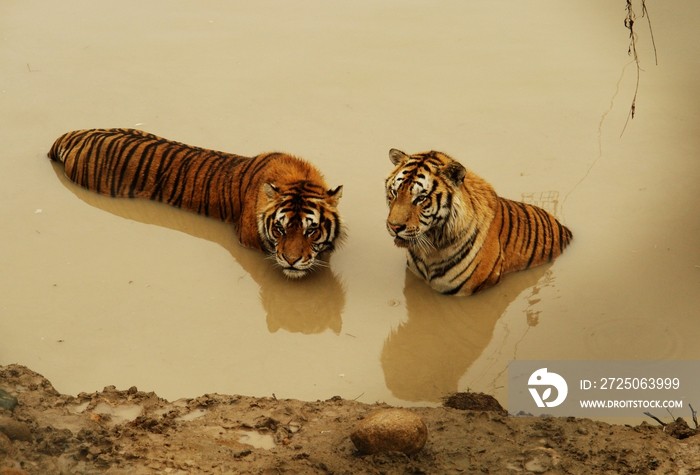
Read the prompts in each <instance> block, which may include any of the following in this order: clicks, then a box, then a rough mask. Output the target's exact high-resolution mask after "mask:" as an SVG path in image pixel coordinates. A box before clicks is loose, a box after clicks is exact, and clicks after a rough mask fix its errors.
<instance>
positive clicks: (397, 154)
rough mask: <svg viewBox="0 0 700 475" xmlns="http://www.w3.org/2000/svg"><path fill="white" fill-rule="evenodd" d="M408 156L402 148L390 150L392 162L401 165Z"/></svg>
mask: <svg viewBox="0 0 700 475" xmlns="http://www.w3.org/2000/svg"><path fill="white" fill-rule="evenodd" d="M407 158H408V155H406V154H405V153H403V152H402V151H401V150H397V149H395V148H392V149H391V150H389V160H391V163H393V164H394V165H401V164H402V163H403V162H405V161H406V159H407Z"/></svg>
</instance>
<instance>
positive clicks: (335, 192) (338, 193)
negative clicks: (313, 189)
mask: <svg viewBox="0 0 700 475" xmlns="http://www.w3.org/2000/svg"><path fill="white" fill-rule="evenodd" d="M326 195H327V196H328V199H329V200H330V203H331V205H333V206H338V201H340V198H341V197H342V196H343V185H340V186H339V187H337V188H334V189H332V190H328V191H327V192H326Z"/></svg>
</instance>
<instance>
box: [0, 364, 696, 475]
mask: <svg viewBox="0 0 700 475" xmlns="http://www.w3.org/2000/svg"><path fill="white" fill-rule="evenodd" d="M0 389H1V390H3V391H5V395H6V398H5V403H7V401H14V400H16V405H15V406H14V407H12V405H13V404H9V405H8V404H4V406H5V408H0V474H3V475H4V474H25V473H29V474H49V475H54V474H56V475H68V474H74V475H77V474H98V473H109V474H152V473H168V474H180V475H182V474H205V473H206V474H209V473H211V474H219V473H221V474H223V473H253V474H276V473H319V474H358V473H368V474H370V473H371V474H374V473H380V474H393V473H397V474H398V473H549V474H569V473H572V474H579V473H580V474H583V473H623V474H624V473H635V474H640V473H687V474H695V473H699V472H698V469H697V468H696V467H700V442H699V441H700V438H699V437H697V436H695V431H694V430H690V432H688V431H685V432H683V431H682V430H675V429H673V427H671V426H669V425H667V426H666V427H665V428H663V427H661V426H657V425H651V424H648V423H646V422H643V423H642V424H640V425H638V426H636V427H631V426H618V425H610V424H607V423H604V422H598V421H592V420H589V419H576V418H534V417H527V418H513V417H508V416H507V415H505V414H504V413H503V412H501V411H499V410H498V409H499V408H498V407H494V406H490V407H485V409H486V410H480V409H476V410H461V409H455V408H452V407H424V408H411V409H410V411H412V412H414V413H415V414H418V415H419V416H420V417H421V418H422V419H423V420H424V421H425V424H426V425H427V427H428V442H427V444H426V445H425V447H424V448H423V450H422V451H420V452H419V453H417V454H414V455H410V456H407V455H404V454H402V453H396V452H390V453H380V454H375V455H367V456H364V455H361V454H359V453H358V452H357V450H356V448H355V447H354V446H353V444H352V442H351V440H350V437H349V435H350V433H351V432H352V430H353V429H354V428H355V427H356V426H357V424H358V423H359V422H360V421H361V420H362V419H364V418H365V417H366V416H367V415H368V414H370V413H372V412H374V411H376V410H378V409H381V408H385V407H389V406H387V405H385V404H373V405H368V404H363V403H359V402H356V401H348V400H343V399H341V398H339V397H334V398H331V399H329V400H326V401H315V402H305V401H298V400H293V399H285V400H283V399H275V398H253V397H246V396H237V395H221V394H205V395H203V396H200V397H197V398H193V399H180V400H177V401H172V402H169V401H167V400H165V399H162V398H160V397H158V395H156V394H155V393H153V392H143V391H139V390H138V389H137V388H136V387H131V388H128V389H126V390H118V389H116V388H115V387H113V386H108V387H106V388H104V390H103V391H101V392H95V393H89V394H88V393H80V394H78V396H77V397H73V396H70V395H63V394H60V393H58V392H57V391H56V390H55V389H54V388H53V386H52V384H51V383H50V382H49V381H48V380H47V379H45V378H44V377H43V376H41V375H39V374H38V373H35V372H33V371H32V370H30V369H28V368H26V367H24V366H20V365H7V366H0ZM0 394H2V393H0ZM8 394H9V396H8ZM463 399H464V398H463ZM467 399H468V400H469V401H471V402H473V398H471V397H469V398H466V399H464V400H467ZM471 402H470V403H471ZM487 404H489V403H488V401H487ZM472 407H473V406H472ZM680 425H681V426H682V424H680ZM674 430H675V432H674ZM246 433H247V434H254V435H255V436H259V437H264V438H266V439H267V440H271V441H274V446H272V448H261V447H257V448H256V447H255V446H254V445H259V444H257V443H255V442H254V441H253V439H254V438H255V437H253V438H251V437H247V436H246V435H245V434H246ZM678 437H682V438H678ZM241 441H243V442H248V443H243V442H241ZM250 444H253V445H250Z"/></svg>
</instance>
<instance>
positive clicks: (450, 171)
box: [440, 161, 467, 186]
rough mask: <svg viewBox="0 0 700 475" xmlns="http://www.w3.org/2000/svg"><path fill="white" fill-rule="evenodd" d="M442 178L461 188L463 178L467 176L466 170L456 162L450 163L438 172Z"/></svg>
mask: <svg viewBox="0 0 700 475" xmlns="http://www.w3.org/2000/svg"><path fill="white" fill-rule="evenodd" d="M440 173H441V174H442V176H444V177H445V178H447V179H448V180H450V181H451V182H452V183H453V184H454V185H455V186H461V185H462V182H463V181H464V177H465V176H466V175H467V169H466V168H464V165H462V164H461V163H459V162H457V161H451V162H450V163H448V164H447V165H445V166H444V167H443V168H442V170H440Z"/></svg>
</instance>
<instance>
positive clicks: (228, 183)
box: [48, 129, 345, 277]
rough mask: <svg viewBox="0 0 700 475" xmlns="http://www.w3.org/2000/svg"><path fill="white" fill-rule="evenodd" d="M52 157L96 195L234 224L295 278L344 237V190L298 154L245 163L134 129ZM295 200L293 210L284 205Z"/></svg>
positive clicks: (77, 137) (66, 145)
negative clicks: (172, 208) (141, 200)
mask: <svg viewBox="0 0 700 475" xmlns="http://www.w3.org/2000/svg"><path fill="white" fill-rule="evenodd" d="M48 155H49V158H50V159H51V160H54V161H59V162H63V163H64V166H65V173H66V176H67V177H68V178H70V180H71V181H73V182H74V183H76V184H78V185H80V186H82V187H84V188H87V189H89V190H92V191H95V192H98V193H101V194H104V195H109V196H112V197H123V198H147V199H151V200H155V201H160V202H164V203H168V204H170V205H173V206H176V207H179V208H182V209H185V210H188V211H193V212H195V213H198V214H202V215H205V216H210V217H213V218H216V219H220V220H222V221H225V222H230V223H233V225H234V227H235V228H236V232H237V234H238V237H239V240H240V242H241V244H242V245H244V246H246V247H250V248H253V249H258V250H263V251H267V252H270V253H274V254H275V257H276V260H277V262H278V264H280V266H281V267H283V269H284V271H285V274H286V275H287V276H289V277H300V276H302V275H305V273H306V272H308V271H309V270H311V269H312V268H313V267H314V266H316V265H320V264H319V263H318V261H317V260H316V256H318V255H319V254H320V253H322V252H325V251H332V250H333V249H334V243H335V242H336V240H339V239H342V238H343V236H344V234H345V231H344V226H343V225H342V221H341V219H340V216H339V214H338V213H337V209H336V207H337V204H338V200H339V199H340V197H341V195H342V193H341V190H342V186H339V187H337V188H335V189H333V190H330V189H328V188H327V185H326V183H325V181H324V179H323V176H322V175H321V173H320V172H319V171H318V170H317V169H316V168H315V167H313V166H312V165H310V164H309V163H307V162H306V161H304V160H302V159H299V158H297V157H294V156H292V155H288V154H284V153H264V154H260V155H257V156H254V157H244V156H240V155H235V154H231V153H226V152H220V151H216V150H208V149H204V148H200V147H194V146H191V145H186V144H183V143H180V142H175V141H172V140H167V139H164V138H161V137H158V136H156V135H153V134H149V133H146V132H143V131H140V130H135V129H87V130H76V131H73V132H68V133H66V134H64V135H62V136H61V137H59V138H58V139H57V140H56V141H55V142H54V144H53V146H52V147H51V149H50V151H49V154H48ZM285 200H286V201H285ZM290 200H292V201H293V202H294V203H295V205H294V206H291V207H290V206H286V205H285V202H289V201H290ZM287 226H291V227H290V228H289V229H286V227H287ZM281 227H284V229H283V232H277V231H276V230H278V229H280V228H281ZM307 228H308V229H307ZM312 228H313V229H312ZM316 229H320V231H316ZM312 231H313V232H312ZM290 236H293V237H290ZM281 243H283V244H281Z"/></svg>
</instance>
